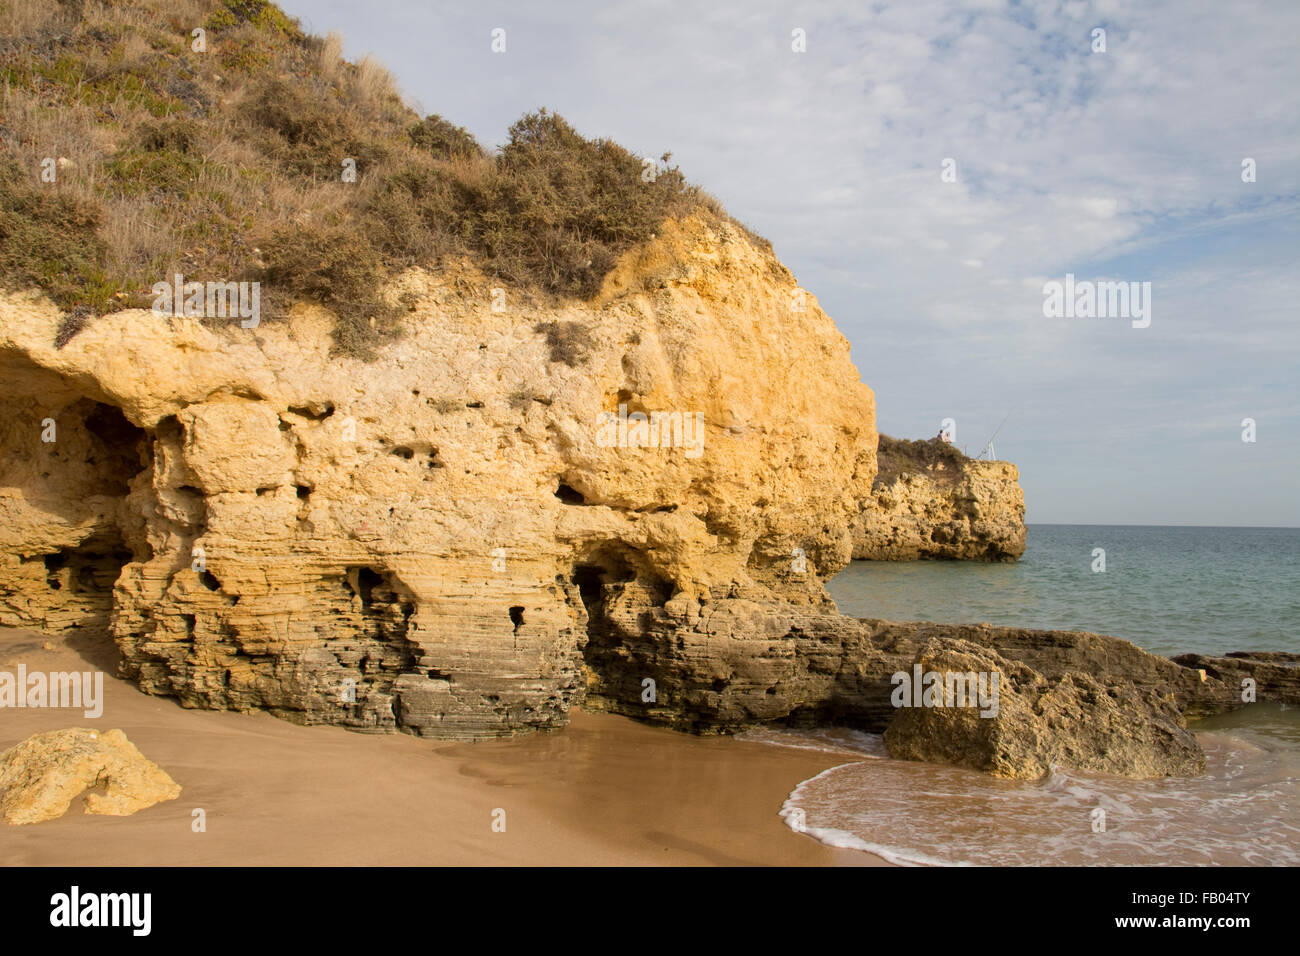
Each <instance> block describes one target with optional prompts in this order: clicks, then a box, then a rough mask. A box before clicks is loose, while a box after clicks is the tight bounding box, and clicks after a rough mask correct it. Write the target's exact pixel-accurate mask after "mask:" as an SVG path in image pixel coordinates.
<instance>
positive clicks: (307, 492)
mask: <svg viewBox="0 0 1300 956" xmlns="http://www.w3.org/2000/svg"><path fill="white" fill-rule="evenodd" d="M297 489H298V498H299V499H300V500H302V501H306V500H307V499H308V498H310V497H311V488H309V487H307V486H306V485H298V486H297Z"/></svg>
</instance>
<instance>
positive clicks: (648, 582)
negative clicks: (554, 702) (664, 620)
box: [571, 543, 672, 715]
mask: <svg viewBox="0 0 1300 956" xmlns="http://www.w3.org/2000/svg"><path fill="white" fill-rule="evenodd" d="M636 558H637V555H636V554H635V553H634V552H633V551H632V549H629V548H626V547H623V546H621V545H618V544H608V543H607V544H605V545H603V546H601V547H599V548H596V549H594V550H593V551H591V552H588V553H587V554H585V555H583V556H582V557H581V558H580V560H579V561H578V562H577V563H575V565H574V569H573V576H572V578H571V580H572V582H573V584H574V585H575V586H576V588H577V591H578V595H579V596H580V598H581V600H582V605H583V609H584V610H585V611H586V617H587V621H586V630H587V641H586V644H584V645H583V648H582V656H583V664H584V666H585V670H586V674H587V681H586V683H587V701H588V702H589V704H591V705H592V706H595V707H597V708H606V709H609V710H614V711H617V712H621V713H629V714H633V715H639V714H640V713H641V712H642V709H643V708H642V705H641V703H640V699H641V689H642V686H641V681H642V679H643V678H644V677H646V676H647V675H646V673H645V670H646V668H645V666H644V664H643V663H641V662H640V658H639V657H638V655H637V653H636V652H635V650H634V648H633V647H631V646H629V644H628V641H629V640H633V641H634V642H635V640H636V637H637V635H628V634H626V633H625V631H624V628H623V627H620V625H619V623H618V621H616V620H615V617H614V615H613V613H612V612H613V607H614V602H615V601H619V602H620V604H619V607H620V608H622V607H623V604H622V602H621V598H622V596H623V595H624V594H625V592H626V591H627V590H628V589H629V588H631V589H633V590H634V591H636V592H637V593H635V594H632V595H629V596H630V598H631V600H632V601H633V604H634V605H635V606H637V607H638V608H639V607H640V606H641V605H640V598H642V597H644V599H645V604H646V608H645V609H646V611H647V613H648V610H649V607H651V606H654V605H661V604H662V603H663V601H664V600H666V599H667V597H668V596H669V595H670V594H671V593H672V587H671V584H669V583H666V582H663V581H660V580H659V579H658V578H657V577H656V576H654V575H653V574H648V573H641V572H638V563H637V562H636ZM643 571H644V569H643ZM642 592H643V593H642ZM641 617H644V615H638V618H641ZM644 623H645V622H644V621H641V620H638V622H637V627H638V628H639V627H641V626H642V625H643V624H644Z"/></svg>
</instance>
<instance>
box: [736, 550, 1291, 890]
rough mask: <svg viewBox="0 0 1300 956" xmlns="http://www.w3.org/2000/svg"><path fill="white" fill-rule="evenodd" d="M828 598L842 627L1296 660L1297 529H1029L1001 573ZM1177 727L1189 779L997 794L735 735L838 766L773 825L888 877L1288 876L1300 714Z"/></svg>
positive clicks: (855, 571) (1064, 775)
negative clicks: (911, 626) (1195, 746)
mask: <svg viewBox="0 0 1300 956" xmlns="http://www.w3.org/2000/svg"><path fill="white" fill-rule="evenodd" d="M1099 558H1101V560H1100V561H1099V560H1098V559H1099ZM1100 567H1104V568H1105V570H1096V569H1098V568H1100ZM828 589H829V591H830V593H831V596H832V597H834V598H835V600H836V602H837V603H838V605H839V608H840V611H841V612H842V613H845V614H849V615H852V616H855V617H876V618H886V619H889V620H928V621H939V622H945V623H954V622H975V621H987V622H989V623H992V624H1002V625H1013V626H1020V627H1042V628H1056V629H1071V630H1086V631H1094V632H1097V633H1101V634H1110V635H1113V636H1115V637H1122V638H1125V639H1127V640H1130V641H1133V642H1134V643H1135V644H1137V645H1139V646H1141V647H1144V648H1146V649H1147V650H1149V651H1151V652H1153V653H1156V654H1162V655H1172V654H1179V653H1183V652H1187V651H1196V652H1200V653H1207V654H1221V653H1223V652H1225V651H1231V650H1271V651H1290V652H1292V653H1300V529H1289V528H1171V527H1133V526H1122V527H1121V526H1115V527H1111V526H1097V525H1034V526H1032V527H1030V529H1029V535H1028V546H1027V549H1026V552H1025V556H1024V557H1023V558H1022V559H1021V561H1019V562H1017V563H1014V564H997V565H992V564H973V563H968V562H941V561H921V562H876V561H855V562H853V563H852V564H851V565H850V566H849V567H848V568H846V569H845V570H843V571H842V572H840V574H839V575H837V576H836V577H835V578H834V579H833V580H832V581H831V582H830V583H829V585H828ZM1192 727H1193V729H1194V730H1195V731H1196V732H1197V735H1198V738H1199V740H1200V742H1201V745H1202V747H1203V748H1204V749H1205V752H1206V758H1207V769H1206V772H1205V774H1204V775H1202V776H1199V777H1194V778H1187V779H1167V780H1131V779H1127V778H1120V777H1108V776H1102V775H1094V774H1083V773H1078V772H1075V771H1062V770H1059V769H1058V770H1057V771H1055V772H1054V773H1052V774H1051V775H1050V776H1049V777H1047V778H1045V779H1043V780H1037V781H1012V780H999V779H997V778H994V777H990V776H988V775H987V774H983V773H979V772H977V771H972V770H966V769H962V768H957V767H945V766H939V765H935V764H924V763H916V762H912V761H903V760H892V759H890V758H889V756H888V754H887V753H886V751H885V748H884V745H883V742H882V741H881V739H880V737H878V736H873V735H868V734H860V733H851V732H846V731H841V730H835V729H826V730H823V731H820V732H816V733H811V734H810V733H804V732H796V731H787V730H781V729H772V728H765V729H762V730H759V731H753V732H751V733H750V734H748V735H746V736H747V737H749V738H750V739H757V740H761V741H764V742H766V743H770V744H774V745H780V746H797V747H803V748H814V749H819V750H824V751H826V752H827V753H828V755H834V756H835V757H836V759H838V758H840V757H842V758H843V762H842V763H839V764H837V765H836V766H834V767H832V768H831V769H829V770H826V771H824V772H823V773H821V774H818V775H817V776H816V777H813V778H811V779H809V780H805V781H803V782H802V783H801V784H799V786H798V787H796V788H795V790H794V791H793V792H792V793H791V794H790V797H789V799H788V800H787V801H786V803H785V806H784V807H782V808H781V815H782V816H783V817H784V818H785V819H786V822H787V824H788V825H790V826H792V827H793V828H795V829H799V830H801V831H802V832H805V833H807V834H808V835H809V836H812V837H814V838H816V839H819V840H822V841H823V842H825V843H828V844H831V845H834V846H841V847H850V848H854V849H859V850H865V851H868V852H872V853H876V854H878V855H881V856H883V857H885V858H886V859H889V860H892V861H893V862H896V863H903V864H917V865H925V864H947V865H1042V864H1045V863H1050V864H1189V865H1196V864H1211V865H1215V864H1217V865H1233V864H1248V865H1287V866H1294V865H1297V864H1300V710H1297V709H1296V708H1288V707H1286V706H1284V705H1280V704H1277V703H1275V702H1268V701H1261V702H1260V703H1258V704H1254V705H1250V706H1249V707H1247V708H1245V709H1243V710H1241V711H1238V712H1235V713H1232V714H1227V715H1223V716H1221V717H1216V718H1212V719H1210V720H1207V721H1200V722H1196V723H1193V724H1192Z"/></svg>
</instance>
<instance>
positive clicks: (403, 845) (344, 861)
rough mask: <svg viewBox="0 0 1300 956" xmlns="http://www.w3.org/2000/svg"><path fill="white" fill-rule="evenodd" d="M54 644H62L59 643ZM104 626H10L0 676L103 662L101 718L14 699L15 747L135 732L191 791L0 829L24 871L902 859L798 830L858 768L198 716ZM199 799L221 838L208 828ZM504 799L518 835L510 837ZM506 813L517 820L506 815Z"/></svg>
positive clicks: (616, 729)
mask: <svg viewBox="0 0 1300 956" xmlns="http://www.w3.org/2000/svg"><path fill="white" fill-rule="evenodd" d="M47 644H48V645H49V648H50V649H47V648H46V645H47ZM116 656H117V654H116V648H115V647H114V646H113V644H112V642H111V641H109V640H108V639H107V638H104V637H94V636H91V635H88V634H86V633H80V632H76V631H73V632H71V633H69V634H67V635H64V636H53V635H45V634H39V633H36V632H33V631H27V630H20V629H13V628H4V629H0V669H5V670H9V671H13V670H14V669H15V668H16V667H17V665H18V664H19V663H23V664H25V665H26V666H27V668H28V670H29V672H30V671H35V670H40V671H71V670H81V671H85V670H87V669H91V668H94V669H99V670H103V671H104V672H105V674H106V678H105V682H104V696H105V700H104V709H103V716H101V717H100V718H99V719H98V720H89V719H87V718H85V717H83V716H82V713H81V711H79V710H60V709H49V708H46V709H5V710H2V711H0V750H3V749H7V748H8V747H11V746H13V745H14V744H16V743H18V742H19V741H21V740H23V739H25V738H27V737H28V736H30V735H31V734H34V733H39V732H41V731H46V730H55V729H59V728H65V727H93V728H99V729H104V730H107V729H110V728H114V727H118V728H121V729H122V730H124V731H125V732H126V734H127V736H128V737H129V738H130V739H131V740H132V741H133V742H134V743H135V744H136V745H137V746H138V747H139V748H140V750H141V751H142V752H143V753H144V754H145V756H147V757H149V758H150V759H151V760H153V761H155V762H156V763H158V764H159V765H160V766H161V767H162V768H163V769H164V770H166V771H167V772H168V773H169V774H171V776H172V777H173V778H174V779H175V780H176V781H177V783H179V784H180V785H181V786H182V787H183V788H184V789H183V791H182V793H181V796H180V798H179V799H177V800H174V801H171V802H168V803H163V804H159V805H157V806H154V807H151V808H149V809H147V810H144V811H141V812H139V813H137V814H135V815H133V816H130V817H106V816H91V815H87V814H85V813H83V812H82V811H81V807H80V801H77V802H74V804H73V806H72V808H71V809H70V810H69V812H68V813H67V814H65V815H64V816H63V817H62V818H61V819H58V820H53V821H49V822H46V823H39V824H34V825H29V826H6V825H3V824H0V862H3V863H4V864H6V865H87V866H109V865H124V866H133V865H209V866H211V865H215V866H221V865H272V866H273V865H398V866H407V865H409V866H416V865H457V866H459V865H471V866H472V865H502V864H505V865H510V864H518V865H540V866H574V865H615V864H632V865H686V866H691V865H793V866H824V865H830V866H857V865H873V864H875V865H888V864H886V863H885V861H883V860H880V859H878V858H876V857H872V856H870V855H869V854H865V853H861V852H857V851H852V850H837V849H832V848H830V847H826V846H824V845H822V844H820V843H818V842H817V841H815V840H813V839H811V838H809V837H806V836H802V835H800V834H796V833H794V832H792V831H791V830H790V829H788V828H787V827H786V826H785V824H784V823H783V822H782V821H781V819H780V818H779V817H778V816H777V811H778V810H779V809H780V807H781V804H782V801H784V800H785V798H786V797H787V795H788V794H789V792H790V791H791V790H792V789H793V788H794V787H795V786H796V785H797V784H798V783H799V781H801V780H803V779H806V778H808V777H810V776H812V775H814V774H816V773H818V772H820V771H822V770H824V769H826V768H827V767H830V766H834V765H835V764H837V763H842V762H844V761H843V759H842V758H837V757H836V756H835V755H833V754H824V753H816V752H810V751H799V750H792V749H785V748H781V747H775V746H770V745H766V744H761V743H754V742H749V741H743V740H736V739H732V738H722V737H712V738H698V737H691V736H687V735H684V734H679V733H676V732H674V731H670V730H663V729H659V728H654V727H648V726H643V725H641V724H638V723H636V722H634V721H632V720H629V719H627V718H624V717H618V716H614V715H609V714H599V713H582V712H574V714H573V719H572V722H571V724H570V726H569V727H567V728H566V729H565V730H563V731H560V732H558V733H549V734H533V735H530V736H525V737H519V738H514V739H503V740H492V741H486V742H481V743H447V742H439V741H432V740H425V739H420V738H417V737H412V736H408V735H405V734H384V735H367V734H358V733H353V732H350V731H346V730H342V729H340V728H337V727H299V726H296V725H294V724H290V723H288V722H286V721H282V720H278V719H276V718H274V717H271V716H268V715H266V714H252V715H244V714H236V713H220V712H208V711H197V710H186V709H185V708H182V707H181V706H179V705H178V704H177V703H176V702H175V701H174V700H170V699H165V698H157V697H149V696H146V695H145V694H142V693H140V692H139V691H138V690H136V689H135V688H134V687H133V686H132V685H130V684H127V683H125V682H123V681H120V680H117V679H116V678H114V677H112V676H110V675H112V674H113V673H114V672H115V663H116ZM195 808H202V809H203V810H205V811H206V826H207V829H206V832H202V833H195V832H193V830H192V828H191V824H192V820H193V816H192V811H193V810H194V809H195ZM497 809H501V810H504V811H505V823H506V826H505V832H504V833H502V832H494V831H493V829H492V821H493V813H494V811H495V810H497ZM498 816H499V815H498Z"/></svg>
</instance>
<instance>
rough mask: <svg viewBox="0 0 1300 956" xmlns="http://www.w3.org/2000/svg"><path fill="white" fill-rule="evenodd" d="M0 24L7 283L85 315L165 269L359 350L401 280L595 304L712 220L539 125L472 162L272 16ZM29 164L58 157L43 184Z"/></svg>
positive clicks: (116, 0)
mask: <svg viewBox="0 0 1300 956" xmlns="http://www.w3.org/2000/svg"><path fill="white" fill-rule="evenodd" d="M0 25H3V31H2V35H0V97H2V100H3V106H4V116H3V119H2V120H0V146H2V147H3V154H4V156H3V157H0V158H3V159H5V160H6V161H7V163H8V165H7V166H6V167H5V170H6V171H5V174H4V177H3V188H2V189H0V200H3V202H0V224H3V225H2V227H0V261H3V263H4V264H5V265H6V270H5V273H4V275H5V282H6V283H23V282H26V283H36V284H38V285H40V286H41V287H42V288H44V289H45V290H46V291H47V293H48V294H49V295H50V296H51V297H52V298H53V299H54V301H55V302H57V303H58V304H59V305H60V306H61V307H63V308H65V309H67V310H72V309H76V308H81V309H82V311H80V312H79V313H78V315H79V316H84V312H85V310H87V309H88V310H93V311H95V312H102V311H105V310H111V309H113V308H121V307H123V306H127V305H134V304H139V303H140V299H141V296H142V295H144V290H147V289H148V288H149V287H150V286H151V285H152V284H153V283H154V282H156V281H159V280H160V279H162V278H164V277H168V276H170V275H171V274H172V273H173V272H181V273H183V274H184V275H185V276H186V277H187V278H188V279H192V280H199V281H205V280H208V279H221V280H232V279H257V280H260V281H261V282H262V283H263V301H264V303H266V304H267V306H269V309H264V312H265V313H266V314H265V315H264V318H265V319H266V320H268V321H274V320H275V318H276V317H277V314H282V313H283V311H284V309H285V308H286V307H287V306H288V305H289V304H291V303H292V302H294V301H298V300H303V299H311V300H315V301H319V302H321V303H323V304H325V305H327V306H329V307H330V308H331V309H333V310H334V311H335V313H336V314H337V316H338V324H337V329H336V341H337V343H338V345H339V347H340V348H341V349H343V350H345V351H348V352H352V353H355V354H361V355H365V354H369V353H370V352H371V351H372V350H373V347H374V345H375V343H376V342H378V341H380V340H382V339H383V338H385V337H386V336H392V335H396V334H398V333H399V332H400V327H399V326H398V324H397V322H396V310H395V308H394V307H393V306H392V305H390V304H389V303H386V302H385V301H384V300H383V298H382V296H381V295H380V292H379V290H380V288H381V287H382V286H383V284H384V281H385V280H386V278H387V277H389V276H390V275H392V274H393V273H394V272H395V271H396V270H398V269H401V268H405V267H407V266H410V265H417V264H418V265H426V266H437V265H438V263H439V262H440V261H441V260H443V259H445V258H446V257H448V256H454V257H461V256H469V257H470V258H471V259H473V260H474V261H475V263H476V264H477V265H478V266H479V267H480V268H481V269H483V270H484V271H485V272H486V273H487V274H488V275H489V276H491V277H492V278H493V279H494V280H496V281H500V282H503V283H506V284H512V285H514V286H516V287H517V288H518V289H519V290H520V291H521V292H523V293H524V294H528V295H531V294H534V293H536V294H543V295H550V296H576V297H589V296H591V295H593V294H594V293H595V292H596V291H597V290H598V289H599V287H600V284H601V281H602V279H603V277H604V276H605V274H606V273H607V272H608V270H609V269H610V268H611V267H612V266H613V263H614V261H615V259H616V258H617V256H618V255H620V254H621V253H622V252H623V251H624V250H626V249H628V248H629V247H631V246H632V245H635V244H636V243H639V242H643V241H645V240H646V239H647V238H648V237H649V236H650V235H651V234H653V233H654V231H655V230H656V229H657V228H658V227H659V225H660V224H661V223H662V221H663V220H664V219H665V218H666V217H669V216H678V215H683V214H685V213H689V212H701V213H703V214H705V215H706V216H709V217H713V218H717V219H726V218H727V217H726V213H725V212H724V211H723V210H722V208H721V206H720V205H719V204H718V203H717V201H716V200H714V199H713V198H712V197H710V196H708V195H707V194H704V193H702V192H700V191H699V190H698V189H696V188H694V187H691V186H689V185H688V184H687V183H686V181H685V179H684V178H683V176H682V174H681V173H680V171H679V170H677V168H676V167H673V166H669V165H668V164H667V159H668V157H667V156H665V157H664V160H663V162H662V163H661V164H660V166H659V167H658V169H657V176H656V177H655V179H654V180H653V181H652V182H644V181H643V179H642V175H641V174H642V170H643V166H642V160H641V159H640V158H639V157H636V156H633V155H632V154H631V153H629V152H627V150H625V149H623V148H622V147H621V146H619V145H618V144H616V143H612V142H609V141H606V140H588V139H586V138H584V137H582V136H580V135H579V134H578V133H577V132H576V131H575V130H574V129H573V128H572V127H570V126H569V125H568V124H567V123H566V122H565V121H564V120H563V119H561V118H560V117H559V116H557V115H555V114H553V113H548V112H547V111H546V110H541V111H538V112H536V113H530V114H528V115H526V116H524V117H523V118H521V119H520V120H519V122H517V123H516V124H515V125H514V126H512V127H511V129H510V136H509V141H508V143H507V144H506V146H505V147H504V148H503V149H501V150H500V151H499V152H496V153H492V154H489V153H487V152H486V151H484V150H483V149H482V147H480V146H479V144H478V143H477V142H476V141H475V140H474V138H473V136H471V135H470V134H469V133H468V132H467V131H466V130H465V129H463V128H462V127H459V126H456V125H455V124H453V123H450V122H448V121H447V120H444V119H442V118H441V117H439V116H428V117H425V118H423V119H421V118H420V117H419V116H417V115H416V114H415V113H414V112H413V111H412V110H410V109H409V108H408V107H407V106H406V105H405V104H404V103H403V102H402V100H401V98H400V96H399V95H398V92H397V90H396V87H395V85H394V82H393V78H392V77H391V76H390V75H389V73H388V71H387V70H385V69H384V68H383V67H382V66H381V65H380V64H379V63H377V62H376V61H374V60H373V59H371V58H369V57H366V58H365V59H363V60H362V61H361V62H360V63H357V64H351V63H348V62H346V61H345V60H343V59H342V56H341V53H342V42H341V40H340V39H339V37H338V36H337V35H331V36H328V37H325V38H324V39H320V38H316V37H310V36H307V35H305V34H304V33H303V32H302V30H301V29H300V27H299V26H298V24H297V23H296V21H293V20H291V19H290V18H288V17H287V16H285V14H284V13H283V12H282V11H281V10H280V9H279V8H278V7H276V6H274V5H273V4H271V3H269V2H267V0H111V2H103V3H98V2H95V0H0ZM196 27H202V28H203V29H204V30H205V31H206V41H207V51H206V52H204V53H199V52H195V51H193V50H192V49H191V32H192V31H193V30H194V29H195V28H196ZM46 157H52V158H55V159H57V158H58V157H64V159H65V162H64V163H62V164H60V168H59V171H58V179H57V181H56V182H54V183H46V182H42V181H41V178H40V171H41V161H42V160H43V159H44V158H46ZM345 160H350V161H351V162H352V163H354V164H355V169H356V174H357V175H356V180H355V182H344V181H343V179H342V172H343V169H344V168H345V165H344V161H345ZM751 235H752V234H751ZM755 238H756V237H755ZM756 241H758V240H757V239H756ZM24 242H26V243H27V245H26V246H25V245H24ZM60 264H62V267H60ZM82 323H83V318H80V317H79V318H78V319H77V321H76V322H74V323H72V324H71V325H70V326H69V332H68V334H75V328H79V327H80V325H81V324H82ZM555 344H556V343H552V345H553V347H554V346H555ZM561 351H564V352H565V355H566V357H567V356H568V349H567V348H562V349H561Z"/></svg>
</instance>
